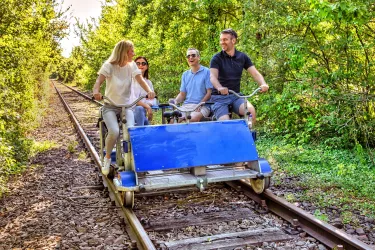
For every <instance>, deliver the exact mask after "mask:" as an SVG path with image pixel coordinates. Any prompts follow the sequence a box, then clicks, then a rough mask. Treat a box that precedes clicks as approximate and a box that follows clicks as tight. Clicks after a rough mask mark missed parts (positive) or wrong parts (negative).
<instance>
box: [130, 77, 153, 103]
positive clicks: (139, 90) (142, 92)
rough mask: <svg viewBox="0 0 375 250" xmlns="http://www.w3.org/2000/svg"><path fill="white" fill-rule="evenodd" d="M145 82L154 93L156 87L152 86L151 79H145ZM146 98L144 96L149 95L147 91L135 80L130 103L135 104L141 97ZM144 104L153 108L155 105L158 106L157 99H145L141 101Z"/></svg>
mask: <svg viewBox="0 0 375 250" xmlns="http://www.w3.org/2000/svg"><path fill="white" fill-rule="evenodd" d="M143 79H144V80H145V82H146V83H147V85H148V86H149V87H150V89H151V90H152V91H154V86H153V85H152V82H151V81H150V80H149V79H146V78H143ZM142 95H143V96H144V95H147V92H146V90H144V89H143V88H142V87H141V85H139V83H138V82H137V80H135V79H134V82H133V84H132V97H131V98H130V102H133V101H135V99H137V98H138V97H140V96H142ZM141 101H142V102H144V103H147V104H149V105H151V106H153V105H156V99H155V98H153V99H151V100H150V99H146V98H143V99H142V100H141Z"/></svg>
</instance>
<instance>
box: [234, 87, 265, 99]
mask: <svg viewBox="0 0 375 250" xmlns="http://www.w3.org/2000/svg"><path fill="white" fill-rule="evenodd" d="M260 90H262V88H257V89H256V90H254V91H253V93H251V94H250V95H239V94H238V93H236V92H234V91H233V90H228V92H229V93H231V94H233V95H235V96H237V97H239V98H250V97H252V96H253V95H255V94H256V93H258V92H259V91H260Z"/></svg>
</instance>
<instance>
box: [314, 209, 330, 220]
mask: <svg viewBox="0 0 375 250" xmlns="http://www.w3.org/2000/svg"><path fill="white" fill-rule="evenodd" d="M314 216H315V217H316V218H317V219H319V220H321V221H324V222H328V215H326V214H323V213H322V212H321V211H320V210H319V209H317V210H315V212H314Z"/></svg>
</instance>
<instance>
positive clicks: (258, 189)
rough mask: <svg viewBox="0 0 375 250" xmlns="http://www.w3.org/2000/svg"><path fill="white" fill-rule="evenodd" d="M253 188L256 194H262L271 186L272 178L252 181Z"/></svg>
mask: <svg viewBox="0 0 375 250" xmlns="http://www.w3.org/2000/svg"><path fill="white" fill-rule="evenodd" d="M250 185H251V188H252V189H253V190H254V192H255V193H257V194H261V193H263V192H264V190H266V189H267V188H268V187H269V186H270V177H265V178H264V179H263V180H262V179H250Z"/></svg>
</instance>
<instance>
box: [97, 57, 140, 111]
mask: <svg viewBox="0 0 375 250" xmlns="http://www.w3.org/2000/svg"><path fill="white" fill-rule="evenodd" d="M98 74H102V75H104V76H105V77H106V86H105V96H108V97H109V98H110V99H112V100H113V102H114V103H116V104H126V103H128V102H129V100H130V98H131V86H132V82H133V81H134V80H133V79H134V77H135V76H136V75H140V74H142V72H141V70H140V69H138V67H137V65H136V64H135V62H130V63H127V64H126V65H125V66H123V67H120V66H119V65H117V64H111V63H109V62H105V63H104V64H103V66H102V67H101V69H100V70H99V72H98ZM137 85H139V84H137Z"/></svg>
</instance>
